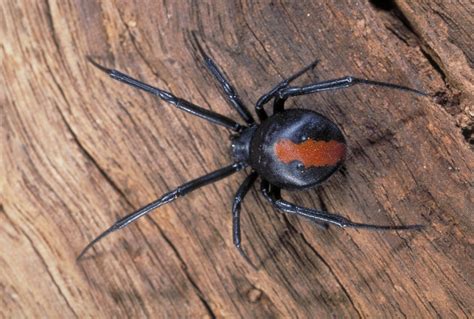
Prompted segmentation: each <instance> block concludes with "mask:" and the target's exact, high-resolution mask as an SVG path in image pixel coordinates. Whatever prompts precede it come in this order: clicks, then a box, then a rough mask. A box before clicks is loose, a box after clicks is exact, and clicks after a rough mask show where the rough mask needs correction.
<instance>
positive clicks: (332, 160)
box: [274, 139, 346, 168]
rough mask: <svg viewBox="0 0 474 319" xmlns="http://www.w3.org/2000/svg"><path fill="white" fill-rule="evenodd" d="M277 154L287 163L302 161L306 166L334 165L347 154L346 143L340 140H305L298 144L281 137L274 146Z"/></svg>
mask: <svg viewBox="0 0 474 319" xmlns="http://www.w3.org/2000/svg"><path fill="white" fill-rule="evenodd" d="M274 151H275V155H276V156H277V158H278V159H279V160H280V161H282V162H283V163H285V164H290V163H291V162H293V161H299V162H301V163H302V164H303V165H304V167H305V168H310V167H311V166H333V165H336V164H337V163H339V162H340V161H342V160H343V159H344V157H345V155H346V145H345V144H344V143H340V142H338V141H334V140H331V141H327V142H326V141H315V140H311V139H308V140H305V141H304V142H302V143H300V144H296V143H294V142H293V141H291V140H289V139H281V140H279V141H278V142H277V143H275V146H274Z"/></svg>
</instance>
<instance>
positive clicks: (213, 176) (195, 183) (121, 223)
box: [77, 163, 246, 260]
mask: <svg viewBox="0 0 474 319" xmlns="http://www.w3.org/2000/svg"><path fill="white" fill-rule="evenodd" d="M245 166H246V164H244V163H234V164H232V165H229V166H226V167H223V168H221V169H218V170H216V171H214V172H211V173H209V174H206V175H204V176H201V177H199V178H197V179H194V180H192V181H190V182H187V183H185V184H183V185H181V186H179V187H178V188H176V189H174V190H172V191H170V192H168V193H166V194H164V195H163V196H161V197H160V198H158V199H157V200H155V201H153V202H151V203H150V204H148V205H146V206H144V207H142V208H140V209H139V210H137V211H135V212H133V213H131V214H129V215H127V216H125V217H123V218H121V219H119V220H118V221H117V222H115V224H113V225H112V226H111V227H110V228H109V229H107V230H106V231H104V232H103V233H102V234H100V235H99V236H97V237H96V238H95V239H94V240H93V241H91V242H90V243H89V244H88V245H87V246H86V247H85V248H84V249H83V250H82V252H81V253H80V254H79V256H78V257H77V260H79V259H81V258H82V256H84V254H85V253H86V252H87V251H88V250H89V249H90V248H91V247H92V246H93V245H94V244H96V243H97V242H98V241H99V240H101V239H102V238H104V237H106V236H107V235H109V234H110V233H112V232H114V231H116V230H119V229H122V228H124V227H126V226H128V225H129V224H131V223H133V222H134V221H136V220H137V219H139V218H140V217H142V216H145V215H146V214H148V213H150V212H151V211H153V210H155V209H156V208H158V207H160V206H163V205H165V204H168V203H170V202H172V201H174V200H175V199H177V198H178V197H181V196H184V195H186V194H188V193H190V192H192V191H193V190H196V189H198V188H201V187H203V186H205V185H208V184H211V183H214V182H216V181H218V180H220V179H223V178H224V177H227V176H229V175H231V174H233V173H235V172H237V171H239V170H241V169H242V168H244V167H245Z"/></svg>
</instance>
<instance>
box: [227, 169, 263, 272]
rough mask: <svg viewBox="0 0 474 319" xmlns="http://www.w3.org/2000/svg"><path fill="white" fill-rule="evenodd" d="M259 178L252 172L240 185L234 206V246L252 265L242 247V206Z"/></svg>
mask: <svg viewBox="0 0 474 319" xmlns="http://www.w3.org/2000/svg"><path fill="white" fill-rule="evenodd" d="M257 177H258V174H257V172H252V173H250V175H248V176H247V178H245V180H244V182H243V183H242V184H241V185H240V187H239V189H238V190H237V193H236V194H235V198H234V202H233V204H232V235H233V240H234V245H235V247H236V248H237V249H238V250H239V253H240V254H241V255H242V257H244V258H245V260H246V261H247V262H248V263H249V264H251V265H253V264H252V262H251V261H250V259H249V257H248V256H247V254H246V253H245V252H244V251H243V249H242V246H241V235H240V206H241V204H242V201H243V200H244V197H245V195H247V193H248V191H249V190H250V188H251V187H252V185H253V184H254V183H255V180H256V179H257ZM254 268H255V267H254Z"/></svg>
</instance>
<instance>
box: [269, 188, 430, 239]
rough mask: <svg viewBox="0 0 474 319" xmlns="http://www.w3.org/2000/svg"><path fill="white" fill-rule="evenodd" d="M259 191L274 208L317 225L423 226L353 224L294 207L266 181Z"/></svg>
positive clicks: (337, 217)
mask: <svg viewBox="0 0 474 319" xmlns="http://www.w3.org/2000/svg"><path fill="white" fill-rule="evenodd" d="M261 190H262V193H263V195H264V196H265V198H266V199H267V200H268V201H269V202H270V203H272V204H273V205H274V206H275V207H276V208H278V209H279V210H282V211H284V212H286V213H290V214H296V215H299V216H302V217H304V218H307V219H309V220H311V221H313V222H315V223H317V224H333V225H336V226H339V227H342V228H364V229H369V230H419V229H421V228H423V225H396V226H392V225H371V224H362V223H355V222H353V221H351V220H349V219H347V218H345V217H342V216H340V215H336V214H331V213H328V212H325V211H319V210H316V209H311V208H306V207H302V206H298V205H295V204H293V203H290V202H288V201H286V200H284V199H282V197H281V195H280V189H279V188H277V187H275V186H271V185H270V183H268V182H267V181H262V186H261Z"/></svg>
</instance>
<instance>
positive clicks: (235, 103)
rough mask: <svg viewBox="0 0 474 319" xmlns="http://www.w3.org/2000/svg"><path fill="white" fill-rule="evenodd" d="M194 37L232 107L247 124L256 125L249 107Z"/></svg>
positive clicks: (207, 65)
mask: <svg viewBox="0 0 474 319" xmlns="http://www.w3.org/2000/svg"><path fill="white" fill-rule="evenodd" d="M193 36H194V40H195V43H196V46H197V48H198V50H199V52H200V53H201V55H202V57H203V58H204V62H205V63H206V67H207V68H208V69H209V71H210V72H211V74H212V75H213V76H214V77H215V78H216V79H217V81H218V82H219V83H220V85H221V86H222V89H223V90H224V92H225V94H226V96H227V98H228V100H229V102H230V104H231V105H232V107H233V108H234V109H235V110H236V111H237V112H238V113H239V115H240V117H241V118H242V119H243V120H244V121H245V123H247V124H248V125H253V124H255V120H254V119H253V117H252V114H251V113H250V112H249V110H248V109H247V107H245V105H244V104H243V103H242V101H241V100H240V98H239V96H238V95H237V93H236V91H235V89H234V87H233V86H232V85H231V84H230V82H229V81H228V80H227V79H226V77H225V76H224V74H222V71H221V70H220V69H219V67H218V66H217V64H216V63H215V62H214V61H213V60H212V59H211V58H210V57H209V56H208V55H207V54H206V52H204V50H203V48H202V47H201V45H200V43H199V41H198V40H197V38H196V36H195V34H194V33H193Z"/></svg>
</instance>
